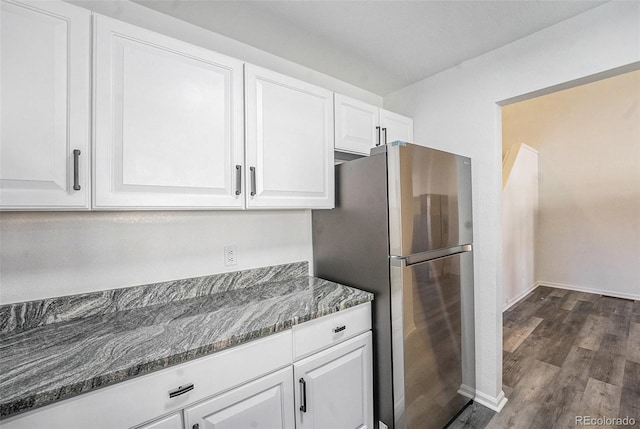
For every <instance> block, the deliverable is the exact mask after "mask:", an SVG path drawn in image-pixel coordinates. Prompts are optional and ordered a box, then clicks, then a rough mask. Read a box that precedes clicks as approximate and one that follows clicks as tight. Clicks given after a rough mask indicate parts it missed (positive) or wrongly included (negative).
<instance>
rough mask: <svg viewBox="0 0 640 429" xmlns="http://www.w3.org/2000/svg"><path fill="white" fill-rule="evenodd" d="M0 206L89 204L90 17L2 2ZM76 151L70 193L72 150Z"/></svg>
mask: <svg viewBox="0 0 640 429" xmlns="http://www.w3.org/2000/svg"><path fill="white" fill-rule="evenodd" d="M1 7H2V13H1V14H0V19H1V21H2V24H1V27H2V37H1V49H0V52H1V56H2V60H1V64H2V72H1V75H2V84H1V91H0V93H1V103H2V109H1V110H2V117H1V120H0V123H2V127H1V129H2V131H1V139H0V160H1V166H0V167H1V168H0V203H1V204H2V206H3V207H4V208H9V209H56V208H59V209H65V208H66V209H73V208H76V209H83V208H88V206H89V186H88V177H89V174H88V172H89V168H88V166H89V162H90V159H91V157H90V155H89V152H88V148H89V123H90V116H89V95H90V89H89V76H90V71H89V67H90V51H89V48H90V43H89V35H90V32H89V31H90V14H89V11H87V10H83V9H81V8H77V7H75V6H72V5H68V4H65V3H62V2H51V3H46V2H39V3H35V2H25V3H17V2H8V1H4V0H3V1H2V3H1ZM74 149H78V150H80V152H81V157H82V158H81V162H79V171H78V179H79V182H78V185H79V186H80V189H79V190H74V189H73V185H74V177H73V175H74V171H73V168H74V165H73V150H74Z"/></svg>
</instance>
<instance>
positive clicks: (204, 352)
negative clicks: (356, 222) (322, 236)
mask: <svg viewBox="0 0 640 429" xmlns="http://www.w3.org/2000/svg"><path fill="white" fill-rule="evenodd" d="M362 292H363V295H362V296H361V297H360V298H358V299H354V298H353V297H350V298H349V300H348V301H344V302H341V303H340V304H339V305H333V306H330V307H323V308H317V309H316V310H315V311H310V312H309V313H306V314H304V315H302V316H294V317H291V318H289V319H286V320H284V321H278V322H276V323H274V324H272V325H270V326H266V327H263V328H261V329H257V330H254V331H249V332H246V333H244V334H242V335H237V336H232V337H229V338H225V339H223V340H220V341H215V342H213V343H210V344H205V345H201V346H199V347H196V348H193V349H190V350H187V351H184V352H180V353H176V354H173V355H169V356H163V357H162V358H159V359H154V360H151V361H149V362H143V363H139V364H136V365H134V366H132V367H129V368H125V369H120V370H117V371H113V372H111V373H106V374H99V375H97V376H95V377H92V378H89V379H86V380H83V381H80V382H75V383H72V384H69V385H65V386H63V387H60V388H56V389H51V390H44V391H41V392H38V393H35V394H30V395H26V396H23V397H18V398H15V399H10V400H8V401H5V402H3V403H1V404H0V421H1V420H3V419H6V418H10V417H14V416H17V415H19V414H22V413H25V412H28V411H31V410H33V409H36V408H40V407H43V406H46V405H51V404H53V403H56V402H59V401H62V400H65V399H70V398H73V397H75V396H79V395H82V394H84V393H88V392H90V391H95V390H98V389H100V388H103V387H108V386H112V385H114V384H117V383H121V382H123V381H128V380H131V379H134V378H137V377H140V376H143V375H147V374H151V373H154V372H156V371H160V370H163V369H166V368H169V367H171V366H174V365H179V364H182V363H185V362H188V361H191V360H194V359H198V358H201V357H205V356H208V355H211V354H213V353H216V352H220V351H222V350H225V349H229V348H232V347H235V346H239V345H241V344H244V343H247V342H250V341H252V340H257V339H260V338H264V337H267V336H269V335H272V334H275V333H278V332H282V331H285V330H287V329H290V328H292V327H293V326H295V325H298V324H300V323H304V322H308V321H310V320H313V319H317V318H319V317H323V316H326V315H329V314H332V313H335V312H337V311H341V310H346V309H348V308H351V307H355V306H357V305H361V304H364V303H367V302H370V301H372V300H373V295H372V294H370V293H366V292H364V291H362Z"/></svg>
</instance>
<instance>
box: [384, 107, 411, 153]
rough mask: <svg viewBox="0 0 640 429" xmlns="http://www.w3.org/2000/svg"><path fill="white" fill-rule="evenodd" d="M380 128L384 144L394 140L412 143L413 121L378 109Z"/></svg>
mask: <svg viewBox="0 0 640 429" xmlns="http://www.w3.org/2000/svg"><path fill="white" fill-rule="evenodd" d="M380 126H381V127H382V129H383V130H386V131H385V132H383V134H382V135H383V139H384V143H385V144H386V143H391V142H392V141H395V140H401V141H403V142H411V143H412V142H413V119H411V118H407V117H406V116H402V115H398V114H397V113H393V112H389V111H388V110H384V109H380Z"/></svg>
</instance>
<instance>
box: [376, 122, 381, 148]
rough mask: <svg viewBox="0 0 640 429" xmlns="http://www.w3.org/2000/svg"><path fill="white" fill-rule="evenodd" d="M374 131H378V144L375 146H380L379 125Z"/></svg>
mask: <svg viewBox="0 0 640 429" xmlns="http://www.w3.org/2000/svg"><path fill="white" fill-rule="evenodd" d="M376 131H378V143H376V146H380V126H379V125H378V126H377V127H376Z"/></svg>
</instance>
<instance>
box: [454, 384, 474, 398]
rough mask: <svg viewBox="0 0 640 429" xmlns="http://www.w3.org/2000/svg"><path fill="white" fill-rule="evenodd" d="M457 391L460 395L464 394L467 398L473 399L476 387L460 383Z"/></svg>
mask: <svg viewBox="0 0 640 429" xmlns="http://www.w3.org/2000/svg"><path fill="white" fill-rule="evenodd" d="M458 393H459V394H461V395H462V396H466V397H467V398H469V399H473V398H475V396H476V389H474V388H473V387H471V386H467V385H466V384H461V385H460V388H459V389H458Z"/></svg>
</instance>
